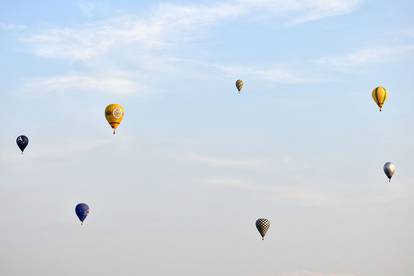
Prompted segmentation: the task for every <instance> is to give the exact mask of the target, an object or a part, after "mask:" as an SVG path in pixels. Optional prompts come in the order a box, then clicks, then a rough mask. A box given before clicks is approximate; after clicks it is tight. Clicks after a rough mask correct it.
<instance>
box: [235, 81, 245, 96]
mask: <svg viewBox="0 0 414 276" xmlns="http://www.w3.org/2000/svg"><path fill="white" fill-rule="evenodd" d="M243 85H244V82H243V81H242V80H237V81H236V87H237V90H239V94H240V91H241V90H242V88H243Z"/></svg>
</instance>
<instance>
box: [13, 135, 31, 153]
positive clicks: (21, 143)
mask: <svg viewBox="0 0 414 276" xmlns="http://www.w3.org/2000/svg"><path fill="white" fill-rule="evenodd" d="M16 143H17V146H18V147H19V149H20V150H21V151H22V154H23V151H24V149H25V148H26V147H27V145H28V144H29V138H27V137H26V136H24V135H20V136H19V137H17V139H16Z"/></svg>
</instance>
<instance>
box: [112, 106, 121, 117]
mask: <svg viewBox="0 0 414 276" xmlns="http://www.w3.org/2000/svg"><path fill="white" fill-rule="evenodd" d="M112 115H114V117H115V118H116V119H119V118H121V117H122V110H121V109H120V108H115V109H114V111H112Z"/></svg>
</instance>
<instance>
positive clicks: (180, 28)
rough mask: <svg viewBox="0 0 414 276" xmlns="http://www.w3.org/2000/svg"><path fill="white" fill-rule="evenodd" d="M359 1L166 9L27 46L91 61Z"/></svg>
mask: <svg viewBox="0 0 414 276" xmlns="http://www.w3.org/2000/svg"><path fill="white" fill-rule="evenodd" d="M359 2H360V1H359V0H352V1H344V0H296V1H289V2H288V1H281V0H274V1H270V0H255V1H252V0H239V1H222V2H216V3H214V4H191V5H178V4H161V5H159V6H158V7H157V8H155V9H154V10H153V11H152V12H150V13H149V15H148V16H147V17H144V18H138V17H135V16H122V17H117V18H111V19H108V20H102V21H97V22H94V23H90V24H86V25H82V26H79V27H75V28H68V27H66V28H53V29H47V30H43V31H40V32H38V33H36V34H33V35H31V36H29V37H28V38H26V41H27V42H29V43H31V44H32V45H33V47H34V50H35V53H36V54H37V55H39V56H42V57H47V58H59V59H69V60H88V59H92V58H96V57H99V56H102V55H104V54H106V53H107V52H109V51H110V50H111V49H113V48H115V47H117V46H122V45H126V44H131V43H136V44H139V47H143V48H147V49H153V48H161V47H165V46H167V45H171V44H175V43H179V42H180V41H183V40H186V39H193V38H194V37H197V36H198V35H200V34H201V33H203V31H204V30H205V29H206V27H209V26H211V25H216V24H219V23H222V22H223V21H225V20H230V19H237V18H241V17H243V18H246V17H248V16H250V15H252V16H255V15H257V14H260V15H263V16H266V15H268V16H272V17H277V18H280V19H283V18H288V21H292V22H296V23H297V22H304V21H309V20H317V19H321V18H324V17H327V16H333V15H337V14H341V13H346V12H350V11H351V10H352V9H354V8H355V7H356V6H357V4H358V3H359ZM87 10H89V8H88V9H87ZM273 74H274V73H273Z"/></svg>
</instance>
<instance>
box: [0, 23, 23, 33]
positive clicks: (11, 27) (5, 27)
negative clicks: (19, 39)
mask: <svg viewBox="0 0 414 276" xmlns="http://www.w3.org/2000/svg"><path fill="white" fill-rule="evenodd" d="M26 29H27V26H26V25H20V24H13V23H5V22H0V30H5V31H13V30H17V31H21V30H26Z"/></svg>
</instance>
